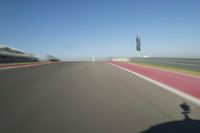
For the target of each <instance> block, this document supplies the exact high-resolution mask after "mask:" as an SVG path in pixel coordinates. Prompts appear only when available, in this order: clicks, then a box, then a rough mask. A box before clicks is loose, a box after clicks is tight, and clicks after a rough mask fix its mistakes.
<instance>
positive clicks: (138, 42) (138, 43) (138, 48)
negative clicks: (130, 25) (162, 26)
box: [136, 33, 141, 51]
mask: <svg viewBox="0 0 200 133" xmlns="http://www.w3.org/2000/svg"><path fill="white" fill-rule="evenodd" d="M136 50H137V51H141V41H140V34H139V33H137V34H136Z"/></svg>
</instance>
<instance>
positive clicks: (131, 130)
mask: <svg viewBox="0 0 200 133" xmlns="http://www.w3.org/2000/svg"><path fill="white" fill-rule="evenodd" d="M183 102H186V103H187V104H188V105H189V106H190V108H191V114H190V115H189V117H190V119H188V118H187V119H184V116H183V115H182V114H181V112H182V110H181V109H180V107H179V106H180V104H182V103H183ZM0 107H1V111H0V126H1V128H0V132H2V133H45V132H46V133H139V132H143V131H146V132H145V133H151V132H152V131H153V130H155V129H156V131H157V132H162V133H165V132H167V130H166V129H169V130H170V129H171V130H173V131H174V130H175V129H176V128H174V127H182V128H186V127H187V126H189V128H186V129H185V130H184V131H186V130H189V132H193V133H194V132H195V131H196V132H199V127H200V125H199V123H200V122H199V121H194V120H199V119H200V107H198V106H197V105H195V104H193V103H191V102H189V101H187V100H185V99H183V98H180V97H178V96H176V95H175V94H172V93H170V92H168V91H166V90H164V89H163V88H161V87H158V86H156V85H154V84H152V83H150V82H148V81H146V80H143V79H141V78H139V77H137V76H135V75H133V74H131V73H128V72H126V71H124V70H121V69H119V68H116V67H114V66H112V65H110V64H108V63H104V62H98V63H89V62H76V63H59V64H50V65H43V66H35V67H28V68H18V69H9V70H1V71H0ZM166 122H168V123H166ZM163 123H165V124H164V125H161V124H163ZM184 124H185V125H186V126H185V125H184ZM152 126H154V128H153V129H150V130H149V128H150V127H152ZM184 131H183V132H184ZM171 132H172V131H171ZM171 132H170V133H171ZM174 132H175V131H174ZM176 132H177V131H176ZM183 132H182V133H183ZM154 133H155V132H154Z"/></svg>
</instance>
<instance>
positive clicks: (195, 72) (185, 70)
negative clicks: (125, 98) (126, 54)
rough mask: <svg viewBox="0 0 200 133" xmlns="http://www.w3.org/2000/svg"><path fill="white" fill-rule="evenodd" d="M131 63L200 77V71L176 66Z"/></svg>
mask: <svg viewBox="0 0 200 133" xmlns="http://www.w3.org/2000/svg"><path fill="white" fill-rule="evenodd" d="M129 63H134V64H138V65H144V66H150V67H155V68H159V69H163V70H170V71H174V72H179V73H183V74H189V75H193V76H200V71H194V70H190V69H185V68H179V67H175V66H164V65H158V64H151V63H144V62H138V61H131V62H129Z"/></svg>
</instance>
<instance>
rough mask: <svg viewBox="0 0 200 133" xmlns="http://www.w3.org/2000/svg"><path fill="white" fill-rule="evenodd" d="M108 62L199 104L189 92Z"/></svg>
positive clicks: (197, 99) (198, 100)
mask: <svg viewBox="0 0 200 133" xmlns="http://www.w3.org/2000/svg"><path fill="white" fill-rule="evenodd" d="M108 63H109V64H111V65H113V66H115V67H118V68H120V69H122V70H125V71H127V72H130V73H132V74H134V75H137V76H139V77H141V78H143V79H145V80H147V81H149V82H151V83H153V84H155V85H158V86H160V87H162V88H164V89H165V90H167V91H169V92H172V93H174V94H176V95H177V96H180V97H182V98H185V99H187V100H189V101H191V102H193V103H195V104H196V105H198V106H200V99H199V98H197V97H194V96H192V95H189V94H187V93H185V92H182V91H180V90H178V89H176V88H173V87H170V86H168V85H167V84H164V83H161V82H158V81H156V80H154V79H151V78H149V77H146V76H144V75H142V74H139V73H136V72H134V71H131V70H128V69H126V68H124V67H121V66H119V65H116V64H114V63H111V62H108Z"/></svg>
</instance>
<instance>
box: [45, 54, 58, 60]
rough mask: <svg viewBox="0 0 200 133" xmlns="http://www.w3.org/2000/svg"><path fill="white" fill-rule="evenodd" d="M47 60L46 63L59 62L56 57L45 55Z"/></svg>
mask: <svg viewBox="0 0 200 133" xmlns="http://www.w3.org/2000/svg"><path fill="white" fill-rule="evenodd" d="M47 60H48V61H60V60H59V59H58V58H57V57H55V56H52V55H47Z"/></svg>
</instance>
